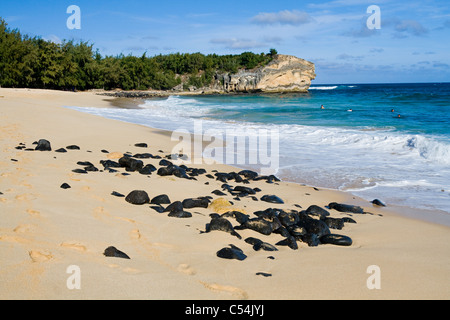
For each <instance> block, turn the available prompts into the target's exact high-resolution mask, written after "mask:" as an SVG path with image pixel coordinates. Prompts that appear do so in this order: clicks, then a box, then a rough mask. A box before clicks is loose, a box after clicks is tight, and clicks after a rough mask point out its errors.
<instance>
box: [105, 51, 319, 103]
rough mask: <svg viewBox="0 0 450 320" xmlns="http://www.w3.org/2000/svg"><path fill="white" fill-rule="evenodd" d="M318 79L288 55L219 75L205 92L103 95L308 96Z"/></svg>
mask: <svg viewBox="0 0 450 320" xmlns="http://www.w3.org/2000/svg"><path fill="white" fill-rule="evenodd" d="M315 78H316V73H315V65H314V63H312V62H309V61H306V60H304V59H300V58H297V57H294V56H289V55H281V54H279V55H276V56H274V58H273V60H272V61H271V62H269V63H268V64H267V65H265V66H263V67H259V68H257V69H254V70H240V71H238V72H237V73H235V74H231V73H219V72H217V73H216V75H215V77H214V80H213V82H212V84H211V85H209V86H207V87H203V88H196V87H193V86H191V87H189V90H185V88H184V86H185V84H184V83H183V82H182V83H181V84H180V85H178V86H177V87H175V88H173V89H172V90H167V91H116V92H103V93H99V94H102V95H107V96H113V97H116V98H135V99H146V98H150V97H161V96H168V95H174V94H176V95H198V94H233V93H258V92H262V93H265V92H267V93H285V92H306V91H308V89H309V87H310V86H311V81H312V80H314V79H315Z"/></svg>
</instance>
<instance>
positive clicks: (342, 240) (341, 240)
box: [320, 234, 353, 247]
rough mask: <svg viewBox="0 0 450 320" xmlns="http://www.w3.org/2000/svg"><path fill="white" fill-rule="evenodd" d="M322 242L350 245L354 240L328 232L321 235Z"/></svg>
mask: <svg viewBox="0 0 450 320" xmlns="http://www.w3.org/2000/svg"><path fill="white" fill-rule="evenodd" d="M320 242H321V243H323V244H333V245H336V246H344V247H350V246H351V245H352V244H353V240H352V239H351V238H350V237H347V236H343V235H339V234H327V235H324V236H322V237H320Z"/></svg>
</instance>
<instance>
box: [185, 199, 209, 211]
mask: <svg viewBox="0 0 450 320" xmlns="http://www.w3.org/2000/svg"><path fill="white" fill-rule="evenodd" d="M208 206H209V200H208V199H207V198H197V199H185V200H184V201H183V208H184V209H193V208H208Z"/></svg>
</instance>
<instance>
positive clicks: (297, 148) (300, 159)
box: [79, 83, 450, 214]
mask: <svg viewBox="0 0 450 320" xmlns="http://www.w3.org/2000/svg"><path fill="white" fill-rule="evenodd" d="M322 105H323V106H324V109H322V108H321V106H322ZM79 110H81V111H87V112H90V113H94V114H98V115H101V116H104V117H108V118H113V119H118V120H123V121H127V122H132V123H138V124H142V125H148V126H150V127H155V128H160V129H167V130H177V129H183V130H187V131H189V132H194V123H195V121H197V123H198V120H202V121H201V123H202V129H203V130H204V131H206V130H209V131H211V130H212V131H214V130H215V132H218V133H220V132H225V131H226V130H236V131H237V130H238V129H239V130H241V131H242V130H244V131H245V130H246V129H250V128H251V129H255V128H256V129H258V128H259V129H263V128H264V129H270V130H276V131H277V132H278V133H279V165H278V167H277V175H278V176H279V177H281V178H282V179H284V180H289V181H293V182H298V183H306V184H308V185H313V186H317V187H325V188H333V189H340V190H344V191H349V192H352V193H354V194H356V195H358V196H361V197H363V198H366V199H367V200H373V199H375V198H379V199H381V200H382V201H384V202H386V203H387V204H395V205H403V206H410V207H415V208H421V209H430V210H437V211H444V212H447V213H448V214H450V84H449V83H443V84H385V85H383V84H374V85H367V84H364V85H361V84H346V85H316V86H314V85H313V86H312V87H311V89H310V91H309V93H305V94H280V95H263V94H261V95H232V96H190V97H182V96H172V97H169V98H164V99H151V100H147V101H145V103H143V104H142V106H141V109H137V110H136V109H135V110H129V109H94V108H92V109H85V108H83V109H81V108H80V109H79ZM349 110H352V111H351V112H350V111H349ZM392 110H394V112H392ZM399 115H400V117H399ZM238 152H239V151H238ZM242 167H250V168H251V167H252V166H251V165H242Z"/></svg>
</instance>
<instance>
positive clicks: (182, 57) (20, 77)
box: [0, 18, 277, 90]
mask: <svg viewBox="0 0 450 320" xmlns="http://www.w3.org/2000/svg"><path fill="white" fill-rule="evenodd" d="M276 54H277V51H276V50H275V49H271V50H270V53H268V54H264V53H261V54H255V53H252V52H244V53H242V54H240V55H223V56H219V55H217V54H210V55H204V54H201V53H192V54H190V53H184V54H181V53H175V54H169V55H157V56H154V57H147V56H146V54H144V55H143V56H141V57H135V56H132V55H128V56H125V55H123V54H121V55H118V56H102V55H101V54H100V53H99V52H98V50H97V51H94V49H93V45H92V44H89V43H88V42H83V41H81V42H79V43H74V42H73V41H64V42H63V43H61V44H56V43H53V42H51V41H45V40H43V39H41V38H39V37H35V38H31V37H29V36H27V35H22V34H21V33H20V31H19V30H17V29H15V30H11V29H10V28H8V26H7V24H6V22H5V21H4V20H3V19H1V18H0V86H2V87H13V88H41V89H58V90H89V89H106V90H111V89H123V90H148V89H154V90H170V89H172V88H174V87H176V86H178V85H180V84H182V83H183V87H184V88H185V89H187V88H189V87H190V86H195V87H197V88H200V87H204V86H207V85H209V84H211V82H212V81H213V80H214V77H215V75H216V74H217V73H237V72H238V71H239V70H241V69H254V68H257V67H260V66H263V65H266V64H267V63H269V62H270V61H271V60H272V59H273V57H274V55H276Z"/></svg>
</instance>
